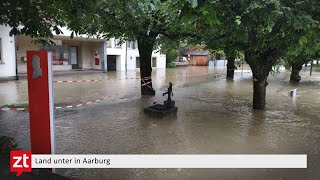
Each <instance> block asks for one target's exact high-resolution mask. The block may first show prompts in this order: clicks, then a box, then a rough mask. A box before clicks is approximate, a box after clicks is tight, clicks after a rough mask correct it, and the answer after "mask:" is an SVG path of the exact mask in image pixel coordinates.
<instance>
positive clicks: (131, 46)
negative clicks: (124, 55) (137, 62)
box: [127, 41, 136, 49]
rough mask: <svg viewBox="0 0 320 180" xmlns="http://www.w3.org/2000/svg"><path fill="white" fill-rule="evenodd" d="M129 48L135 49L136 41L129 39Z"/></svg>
mask: <svg viewBox="0 0 320 180" xmlns="http://www.w3.org/2000/svg"><path fill="white" fill-rule="evenodd" d="M127 48H128V49H135V48H136V42H135V41H127Z"/></svg>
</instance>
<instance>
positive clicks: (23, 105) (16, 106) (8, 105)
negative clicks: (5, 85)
mask: <svg viewBox="0 0 320 180" xmlns="http://www.w3.org/2000/svg"><path fill="white" fill-rule="evenodd" d="M2 107H8V108H28V107H29V104H26V103H24V104H5V105H3V106H2Z"/></svg>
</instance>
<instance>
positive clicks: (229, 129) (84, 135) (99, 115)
mask: <svg viewBox="0 0 320 180" xmlns="http://www.w3.org/2000/svg"><path fill="white" fill-rule="evenodd" d="M203 73H207V74H203ZM225 73H226V71H225V68H214V67H188V68H176V69H166V70H155V71H153V82H154V88H155V89H156V90H157V94H156V96H154V97H141V96H140V89H139V88H137V87H139V85H140V81H139V80H134V79H133V80H132V79H127V80H126V79H125V78H132V77H138V76H139V73H138V72H127V73H116V72H108V73H107V74H102V73H101V74H100V73H99V74H98V73H96V74H89V75H74V76H66V77H62V76H57V77H55V79H56V80H62V79H63V80H70V79H103V81H101V82H96V83H81V84H72V83H61V84H55V86H54V90H55V95H56V97H55V101H56V102H57V103H69V104H70V103H77V102H85V101H87V100H90V99H95V98H97V97H103V96H109V95H112V98H111V99H110V100H107V101H103V102H100V103H96V104H92V105H89V106H86V107H81V108H77V109H68V110H59V111H56V120H55V125H56V140H57V152H58V153H63V154H68V153H70V154H75V153H79V154H82V153H87V154H89V153H90V154H95V153H97V154H122V153H129V154H169V153H170V154H182V153H184V154H196V153H200V154H211V153H214V154H227V153H232V154H233V153H246V154H250V153H258V154H271V153H298V154H300V153H301V154H305V153H307V154H308V169H299V170H296V169H294V170H290V169H268V170H265V169H259V170H257V169H256V170H253V169H248V170H239V169H230V170H225V169H210V170H209V169H81V170H80V169H61V170H58V172H59V173H61V174H63V175H68V176H74V177H81V178H84V179H170V178H172V179H196V178H199V177H200V178H203V179H212V177H215V178H216V179H266V180H267V179H268V180H269V179H290V180H291V179H317V177H320V172H319V171H318V168H319V167H320V157H319V150H320V149H319V148H320V145H319V144H320V121H319V120H320V113H319V106H320V91H319V88H320V83H319V82H320V76H319V75H320V72H314V73H313V76H312V77H308V76H307V75H305V74H303V78H302V79H303V81H302V82H301V84H300V85H291V84H289V83H288V78H289V73H288V72H283V73H281V74H278V75H276V76H270V78H269V86H268V89H267V109H266V110H265V111H256V110H253V109H252V108H251V103H252V84H251V83H252V81H251V76H252V75H251V73H248V72H246V71H243V72H242V71H237V72H236V73H235V79H234V81H227V80H226V79H225V77H224V76H225ZM192 74H194V75H195V74H203V75H198V76H189V75H192ZM116 78H117V79H121V80H115V79H116ZM169 82H173V84H174V89H173V92H174V96H173V99H174V100H175V101H176V104H177V106H178V107H179V110H178V116H177V117H176V118H169V119H161V120H160V119H152V118H150V117H148V116H146V115H145V114H144V113H143V108H144V107H146V106H148V105H151V104H152V103H153V102H158V103H162V101H164V99H165V97H162V93H163V92H164V91H166V88H167V87H168V83H169ZM9 84H10V86H8V87H10V88H9V89H12V90H15V91H16V92H14V91H10V90H9V91H8V93H12V94H15V99H16V100H17V101H26V100H27V97H26V94H27V93H26V89H25V88H26V83H23V82H22V83H19V84H16V83H9ZM0 86H4V84H0ZM293 88H297V89H298V91H297V97H295V98H291V97H289V96H288V92H289V91H290V90H291V89H293ZM12 94H11V95H12ZM12 97H14V95H12ZM4 101H5V103H12V101H13V100H12V99H10V98H7V97H5V96H4V95H3V94H1V103H2V102H4ZM2 104H4V103H2ZM0 119H1V121H0V130H1V131H0V132H1V134H0V135H2V134H5V135H11V136H14V137H16V138H17V139H18V142H19V144H20V146H22V148H25V149H28V148H29V145H28V144H29V143H28V142H29V139H28V138H27V137H28V114H27V113H26V112H18V113H17V112H0Z"/></svg>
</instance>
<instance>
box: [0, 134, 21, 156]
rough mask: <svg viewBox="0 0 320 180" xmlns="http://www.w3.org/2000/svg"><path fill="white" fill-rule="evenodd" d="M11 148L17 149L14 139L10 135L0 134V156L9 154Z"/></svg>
mask: <svg viewBox="0 0 320 180" xmlns="http://www.w3.org/2000/svg"><path fill="white" fill-rule="evenodd" d="M11 150H19V148H18V145H17V143H16V140H15V139H14V138H12V137H7V136H0V154H1V156H8V155H10V151H11Z"/></svg>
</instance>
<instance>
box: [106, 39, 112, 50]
mask: <svg viewBox="0 0 320 180" xmlns="http://www.w3.org/2000/svg"><path fill="white" fill-rule="evenodd" d="M106 44H107V48H111V41H110V40H108V41H106Z"/></svg>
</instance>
